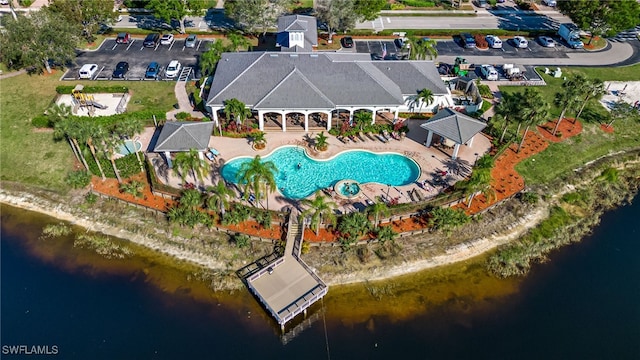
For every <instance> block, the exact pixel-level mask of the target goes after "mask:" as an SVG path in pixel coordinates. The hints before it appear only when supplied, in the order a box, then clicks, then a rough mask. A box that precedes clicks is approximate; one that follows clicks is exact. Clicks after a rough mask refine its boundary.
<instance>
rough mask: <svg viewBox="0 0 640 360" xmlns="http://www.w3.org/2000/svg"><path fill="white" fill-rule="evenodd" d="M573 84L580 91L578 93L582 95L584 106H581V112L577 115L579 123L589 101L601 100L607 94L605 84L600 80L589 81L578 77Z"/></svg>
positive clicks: (580, 76)
mask: <svg viewBox="0 0 640 360" xmlns="http://www.w3.org/2000/svg"><path fill="white" fill-rule="evenodd" d="M571 82H572V83H573V84H574V87H575V88H576V89H578V92H579V93H580V94H581V95H582V99H583V100H582V105H581V106H580V110H578V114H577V115H576V119H575V121H578V118H579V117H580V115H582V110H584V107H585V105H587V102H588V101H589V99H599V98H600V97H602V95H604V94H605V93H606V90H605V88H604V83H603V82H602V80H600V79H587V78H586V77H584V76H583V75H580V74H578V75H576V76H575V77H574V78H573V79H572V80H571Z"/></svg>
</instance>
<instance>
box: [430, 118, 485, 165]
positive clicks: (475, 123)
mask: <svg viewBox="0 0 640 360" xmlns="http://www.w3.org/2000/svg"><path fill="white" fill-rule="evenodd" d="M486 126H487V124H486V123H485V122H484V121H480V120H478V119H474V118H472V117H470V116H467V115H465V114H462V113H459V112H457V111H455V110H452V109H449V108H444V109H441V110H439V111H438V113H437V114H436V115H434V116H433V117H432V118H431V119H429V120H428V121H427V122H425V123H424V124H422V125H420V127H421V128H423V129H425V130H427V131H428V134H427V141H426V143H425V145H426V146H427V147H430V146H431V142H432V140H433V134H434V133H435V134H437V135H440V136H442V137H443V138H444V139H445V141H444V142H445V143H447V142H452V144H453V155H452V156H451V158H452V159H455V158H457V157H458V150H459V149H460V145H467V146H471V145H472V144H473V137H474V136H475V135H476V134H478V133H479V132H481V131H482V129H484V128H485V127H486ZM447 140H448V141H447Z"/></svg>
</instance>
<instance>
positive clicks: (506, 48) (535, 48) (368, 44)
mask: <svg viewBox="0 0 640 360" xmlns="http://www.w3.org/2000/svg"><path fill="white" fill-rule="evenodd" d="M553 39H554V40H555V42H556V46H555V47H551V48H548V47H544V46H542V45H540V44H539V43H538V41H537V39H530V40H529V46H528V47H527V48H526V49H518V48H516V47H515V45H514V44H513V41H512V39H511V38H505V37H503V38H502V44H503V45H502V49H485V50H479V49H466V48H464V47H463V46H462V44H461V41H460V39H457V38H456V39H454V40H444V41H442V40H440V41H438V42H437V45H436V48H437V50H438V55H442V56H491V55H495V56H502V57H513V58H568V56H567V54H569V53H579V52H585V51H586V50H584V49H571V48H568V47H567V46H566V45H564V43H563V42H562V41H561V40H560V39H559V38H557V37H556V38H553ZM385 45H386V49H387V58H390V56H391V55H393V54H395V53H398V52H399V50H400V49H398V48H397V46H396V45H395V44H394V42H393V40H392V39H389V40H355V51H357V52H359V53H370V54H380V55H381V54H382V53H383V47H384V46H385ZM343 50H349V49H343Z"/></svg>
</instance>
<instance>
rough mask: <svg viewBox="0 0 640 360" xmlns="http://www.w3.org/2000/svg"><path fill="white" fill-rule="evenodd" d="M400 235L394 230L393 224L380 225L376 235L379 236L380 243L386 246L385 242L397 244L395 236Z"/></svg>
mask: <svg viewBox="0 0 640 360" xmlns="http://www.w3.org/2000/svg"><path fill="white" fill-rule="evenodd" d="M396 236H398V233H396V232H395V231H393V228H392V227H391V226H380V227H378V228H377V230H376V237H377V238H378V243H379V244H380V246H382V247H384V244H385V243H387V242H390V243H391V244H395V238H396Z"/></svg>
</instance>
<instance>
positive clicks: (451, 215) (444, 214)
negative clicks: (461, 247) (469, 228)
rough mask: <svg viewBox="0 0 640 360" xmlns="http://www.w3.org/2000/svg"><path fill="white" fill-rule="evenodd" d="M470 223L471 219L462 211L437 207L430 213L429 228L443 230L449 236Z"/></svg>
mask: <svg viewBox="0 0 640 360" xmlns="http://www.w3.org/2000/svg"><path fill="white" fill-rule="evenodd" d="M468 221H469V217H468V216H467V215H466V214H465V213H464V211H462V210H461V209H457V210H454V209H452V208H450V207H447V208H443V207H437V208H435V209H433V210H431V212H429V226H431V227H433V228H434V229H436V230H438V229H440V230H443V231H444V232H445V233H447V234H448V233H450V232H451V230H453V229H454V228H457V227H458V226H461V225H464V224H465V223H467V222H468Z"/></svg>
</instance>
